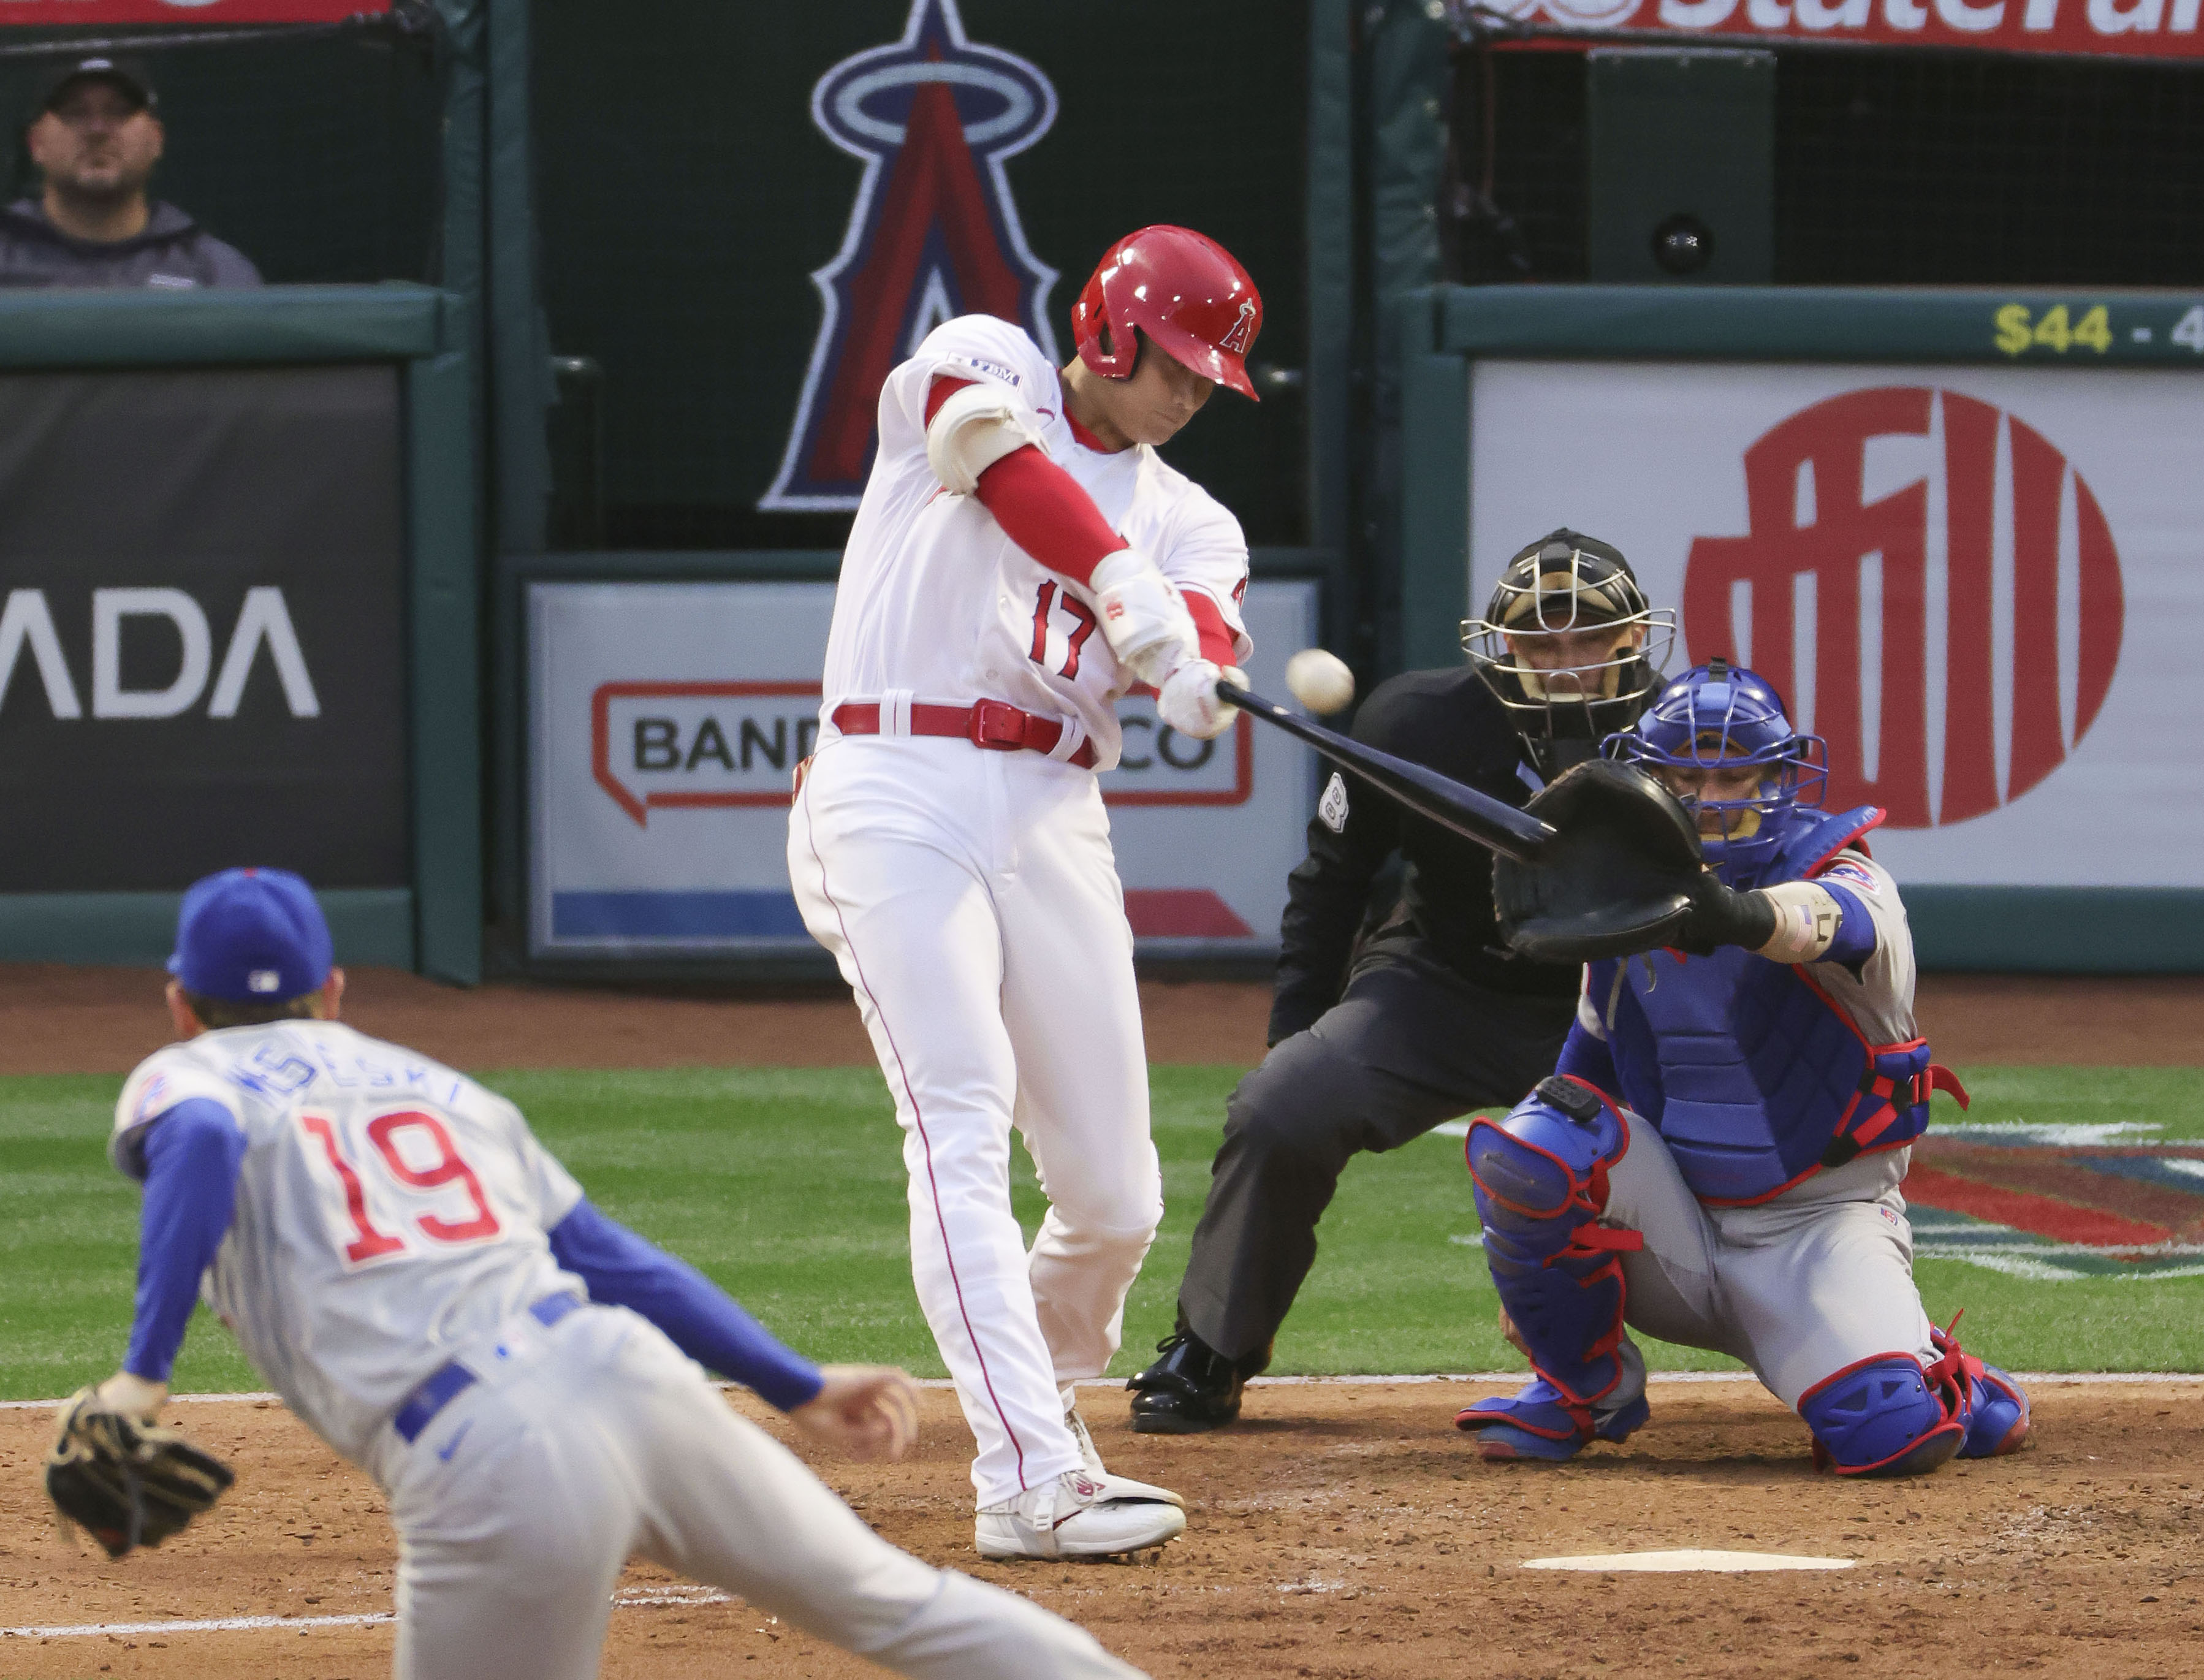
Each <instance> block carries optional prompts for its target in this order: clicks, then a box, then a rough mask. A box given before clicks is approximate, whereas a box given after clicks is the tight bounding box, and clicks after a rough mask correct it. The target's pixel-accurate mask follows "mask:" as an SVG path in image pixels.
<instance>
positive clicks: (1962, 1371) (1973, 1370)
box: [1929, 1318, 2029, 1458]
mask: <svg viewBox="0 0 2204 1680" xmlns="http://www.w3.org/2000/svg"><path fill="white" fill-rule="evenodd" d="M1958 1325H1959V1321H1958V1319H1956V1318H1954V1319H1953V1320H1952V1329H1951V1330H1938V1329H1934V1328H1932V1329H1930V1331H1929V1340H1930V1341H1932V1342H1934V1344H1935V1346H1936V1351H1937V1352H1939V1353H1941V1354H1942V1355H1943V1356H1944V1361H1943V1362H1940V1363H1944V1362H1952V1361H1956V1362H1957V1364H1958V1380H1959V1381H1960V1382H1961V1383H1962V1384H1963V1385H1964V1387H1965V1389H1966V1393H1967V1401H1968V1408H1969V1411H1970V1416H1969V1417H1968V1420H1967V1438H1966V1440H1964V1441H1963V1442H1962V1443H1961V1444H1960V1446H1959V1457H1961V1458H2001V1457H2003V1456H2004V1455H2005V1454H2006V1453H2008V1452H2019V1451H2020V1449H2021V1448H2022V1447H2023V1446H2026V1445H2027V1444H2028V1423H2029V1415H2028V1414H2029V1407H2028V1396H2027V1395H2026V1394H2024V1393H2022V1392H2021V1387H2020V1385H2019V1384H2018V1383H2017V1382H2015V1381H2013V1380H2012V1378H2011V1375H2009V1374H2008V1373H2006V1372H2005V1371H2001V1370H2000V1369H1998V1368H1997V1367H1996V1366H1995V1365H1985V1364H1983V1363H1982V1361H1981V1360H1979V1359H1977V1358H1975V1356H1974V1355H1973V1354H1971V1353H1968V1352H1964V1351H1963V1350H1962V1349H1961V1348H1960V1346H1959V1344H1958V1340H1956V1339H1955V1338H1954V1336H1953V1335H1952V1330H1956V1329H1958Z"/></svg>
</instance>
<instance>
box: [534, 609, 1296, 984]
mask: <svg viewBox="0 0 2204 1680" xmlns="http://www.w3.org/2000/svg"><path fill="white" fill-rule="evenodd" d="M833 598H834V591H833V587H832V585H831V584H827V583H763V582H755V583H753V582H743V581H735V580H729V581H726V582H720V583H566V582H558V583H550V582H545V583H531V584H530V585H529V588H528V612H527V619H528V636H529V666H530V678H529V713H530V723H529V735H530V752H529V761H530V767H529V788H530V793H529V803H530V829H529V831H530V842H529V878H530V882H529V891H530V949H531V951H532V952H533V953H534V954H535V955H537V956H540V957H554V958H571V957H590V958H603V959H613V960H618V959H622V958H626V957H637V956H643V957H648V956H649V955H653V954H667V953H672V954H682V955H727V956H736V957H739V956H742V955H745V954H755V955H771V954H774V953H786V952H789V951H803V952H806V953H809V952H812V951H814V950H815V946H814V945H813V944H812V943H811V938H810V936H809V934H808V933H807V932H805V931H804V929H803V920H802V918H801V917H800V916H799V915H798V914H797V908H796V900H795V896H794V895H793V893H792V892H791V890H790V887H789V882H788V871H787V865H786V856H785V848H786V845H787V835H788V808H789V806H790V803H791V798H792V795H793V789H794V779H793V778H794V774H795V772H796V768H797V765H798V764H799V763H800V762H801V761H802V760H803V759H804V758H806V757H808V756H809V754H811V753H812V752H813V750H814V749H815V748H816V746H817V744H818V740H819V732H820V728H819V708H820V676H819V673H820V669H821V665H822V663H823V660H824V656H825V652H826V645H827V624H828V622H829V620H830V618H831V617H832V611H833ZM1244 611H1245V612H1246V615H1247V627H1248V632H1249V634H1250V635H1251V636H1253V638H1254V641H1255V646H1256V652H1255V655H1254V657H1253V659H1252V660H1249V662H1248V674H1249V677H1251V678H1252V679H1253V681H1254V682H1255V683H1256V684H1257V685H1258V686H1259V687H1262V686H1265V685H1267V686H1268V687H1269V688H1270V689H1272V690H1275V691H1278V692H1283V668H1284V664H1285V660H1286V658H1287V656H1288V655H1289V654H1292V653H1294V652H1295V651H1296V650H1297V649H1299V648H1302V647H1305V646H1306V645H1307V644H1308V643H1309V642H1312V641H1313V640H1314V639H1315V636H1316V587H1315V585H1314V584H1313V583H1306V582H1298V581H1295V582H1288V581H1269V580H1265V581H1263V582H1259V583H1255V584H1254V585H1253V587H1252V588H1250V589H1249V590H1248V592H1247V599H1246V601H1245V603H1244ZM1118 719H1119V722H1120V723H1121V725H1123V730H1124V754H1123V758H1122V760H1120V762H1119V764H1118V766H1117V768H1115V769H1113V770H1111V771H1110V772H1107V773H1106V774H1105V775H1103V776H1102V777H1101V778H1100V786H1101V792H1102V796H1103V799H1104V801H1105V803H1106V804H1107V805H1108V806H1109V807H1110V825H1111V844H1112V847H1113V849H1115V851H1116V854H1117V867H1118V873H1119V876H1120V878H1122V880H1123V883H1124V886H1125V912H1126V920H1127V921H1128V923H1129V925H1130V926H1131V928H1132V930H1133V932H1134V935H1135V938H1137V939H1139V940H1141V942H1142V943H1143V946H1144V948H1145V949H1148V950H1151V951H1154V950H1158V949H1193V948H1197V947H1198V948H1199V949H1201V950H1202V951H1204V952H1213V951H1215V950H1217V949H1223V948H1232V949H1241V950H1244V951H1255V950H1260V949H1265V948H1267V947H1270V946H1271V945H1273V944H1274V943H1275V940H1276V937H1277V926H1278V919H1279V916H1280V914H1281V913H1282V912H1283V908H1284V903H1285V884H1286V876H1287V873H1288V872H1289V871H1290V870H1291V869H1292V868H1293V867H1294V866H1295V864H1296V863H1298V862H1299V861H1300V859H1301V855H1302V851H1303V845H1304V837H1305V834H1306V827H1307V824H1308V820H1309V813H1310V811H1311V809H1312V807H1313V805H1314V802H1315V796H1316V787H1315V775H1314V766H1313V761H1312V755H1311V754H1309V752H1308V750H1307V748H1304V747H1302V746H1301V745H1300V743H1299V742H1295V741H1294V740H1292V739H1291V738H1290V737H1289V736H1285V735H1284V734H1283V733H1281V732H1280V731H1276V730H1261V729H1258V728H1257V727H1256V726H1255V725H1254V723H1253V720H1252V719H1247V718H1242V719H1240V720H1239V722H1238V723H1237V724H1236V725H1235V726H1234V728H1233V729H1232V730H1231V731H1228V732H1227V733H1226V734H1225V735H1223V736H1219V737H1218V739H1216V740H1215V741H1198V740H1194V739H1193V738H1191V737H1189V736H1182V735H1178V734H1176V733H1175V732H1174V731H1171V730H1170V729H1169V728H1168V727H1166V726H1165V725H1164V724H1163V723H1162V721H1161V720H1160V719H1158V717H1157V716H1156V713H1155V703H1154V701H1152V700H1147V699H1131V698H1129V699H1127V700H1126V701H1123V703H1122V704H1121V705H1120V707H1118Z"/></svg>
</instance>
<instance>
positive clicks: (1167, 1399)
mask: <svg viewBox="0 0 2204 1680" xmlns="http://www.w3.org/2000/svg"><path fill="white" fill-rule="evenodd" d="M1156 1352H1158V1353H1160V1354H1161V1355H1163V1358H1160V1359H1158V1360H1157V1361H1156V1362H1155V1363H1154V1364H1152V1365H1150V1366H1149V1367H1148V1368H1147V1369H1146V1370H1144V1371H1135V1373H1134V1374H1133V1375H1132V1376H1131V1377H1129V1379H1128V1380H1127V1381H1126V1383H1125V1387H1128V1388H1129V1389H1131V1390H1132V1391H1133V1431H1134V1433H1135V1435H1200V1434H1201V1433H1202V1432H1203V1431H1205V1430H1207V1429H1222V1428H1223V1427H1224V1425H1225V1424H1227V1423H1230V1422H1232V1420H1233V1419H1234V1418H1235V1417H1239V1415H1240V1390H1241V1387H1243V1386H1244V1385H1245V1384H1246V1382H1247V1379H1248V1378H1249V1377H1251V1376H1253V1375H1257V1374H1258V1373H1259V1372H1260V1371H1261V1370H1262V1369H1264V1367H1265V1366H1266V1365H1268V1364H1270V1363H1271V1350H1270V1349H1269V1348H1267V1347H1265V1348H1263V1349H1262V1350H1260V1351H1259V1352H1255V1353H1252V1354H1249V1355H1248V1356H1247V1358H1243V1359H1228V1358H1225V1357H1224V1356H1223V1354H1221V1353H1218V1352H1215V1351H1214V1350H1213V1349H1212V1348H1211V1347H1210V1346H1209V1345H1208V1343H1206V1342H1205V1341H1203V1340H1201V1338H1200V1337H1199V1336H1197V1335H1195V1334H1194V1333H1193V1332H1192V1331H1190V1330H1187V1329H1183V1328H1182V1329H1180V1330H1178V1331H1176V1333H1174V1334H1171V1335H1168V1336H1165V1337H1164V1339H1163V1340H1161V1341H1159V1342H1158V1343H1157V1344H1156Z"/></svg>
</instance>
